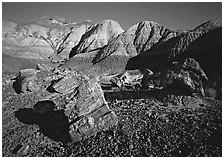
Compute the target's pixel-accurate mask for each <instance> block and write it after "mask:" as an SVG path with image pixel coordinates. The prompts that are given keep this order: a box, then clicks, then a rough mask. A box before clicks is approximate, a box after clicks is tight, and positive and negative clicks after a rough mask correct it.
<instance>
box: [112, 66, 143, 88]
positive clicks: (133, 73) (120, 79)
mask: <svg viewBox="0 0 224 159" xmlns="http://www.w3.org/2000/svg"><path fill="white" fill-rule="evenodd" d="M142 78H143V73H142V72H141V71H140V70H138V69H136V70H126V71H125V72H123V73H121V74H119V75H117V76H115V77H113V78H111V80H110V81H111V82H112V83H113V84H115V85H116V86H118V87H125V86H135V85H140V83H141V79H142Z"/></svg>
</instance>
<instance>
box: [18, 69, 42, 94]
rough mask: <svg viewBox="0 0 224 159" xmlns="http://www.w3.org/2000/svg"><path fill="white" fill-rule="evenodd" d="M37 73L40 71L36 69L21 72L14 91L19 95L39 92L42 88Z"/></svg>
mask: <svg viewBox="0 0 224 159" xmlns="http://www.w3.org/2000/svg"><path fill="white" fill-rule="evenodd" d="M37 73H38V71H37V70H34V69H25V70H20V72H19V75H18V76H17V77H16V81H15V82H14V89H15V90H16V91H17V92H18V93H20V92H23V93H27V92H35V91H39V89H40V86H39V84H38V81H37V77H36V74H37Z"/></svg>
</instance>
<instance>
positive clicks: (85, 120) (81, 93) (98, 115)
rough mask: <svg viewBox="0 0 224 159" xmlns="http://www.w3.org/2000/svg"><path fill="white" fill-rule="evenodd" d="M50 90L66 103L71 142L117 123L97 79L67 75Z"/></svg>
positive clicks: (72, 74) (75, 74)
mask: <svg viewBox="0 0 224 159" xmlns="http://www.w3.org/2000/svg"><path fill="white" fill-rule="evenodd" d="M52 87H53V88H54V90H55V91H56V92H57V93H58V94H59V95H60V96H61V98H63V99H64V101H65V115H66V116H67V118H68V120H69V122H70V123H71V125H70V128H69V133H70V135H71V139H72V140H73V141H79V140H82V139H83V137H84V138H85V137H89V136H91V135H93V134H96V133H97V132H99V131H102V130H106V129H109V128H110V127H112V126H114V125H116V124H117V122H118V119H117V117H116V115H115V114H114V112H113V111H112V110H111V109H110V108H109V107H108V104H107V102H106V100H105V98H104V94H103V90H102V89H101V87H100V84H99V83H98V82H97V80H96V79H90V78H89V77H87V76H84V75H80V74H77V73H70V74H68V75H66V76H64V77H63V78H62V79H61V80H59V81H57V82H55V83H54V84H53V85H52Z"/></svg>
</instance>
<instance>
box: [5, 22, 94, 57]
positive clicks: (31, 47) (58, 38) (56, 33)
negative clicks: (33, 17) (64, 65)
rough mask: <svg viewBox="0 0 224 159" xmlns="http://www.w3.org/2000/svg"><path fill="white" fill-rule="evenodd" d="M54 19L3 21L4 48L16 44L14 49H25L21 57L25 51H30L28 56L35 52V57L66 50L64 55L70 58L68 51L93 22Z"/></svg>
mask: <svg viewBox="0 0 224 159" xmlns="http://www.w3.org/2000/svg"><path fill="white" fill-rule="evenodd" d="M53 20H54V19H52V20H50V19H47V20H45V21H43V20H42V21H39V22H33V23H27V24H20V23H18V22H14V21H10V20H8V21H3V34H2V38H3V44H4V45H3V49H6V50H7V49H8V48H9V47H10V48H12V47H14V46H16V47H15V48H14V49H16V50H17V52H19V51H20V50H21V49H22V50H23V51H22V52H20V54H21V55H20V56H19V57H23V56H24V52H30V53H29V54H27V55H26V56H31V55H32V54H33V55H32V57H33V58H40V57H48V56H50V55H51V54H53V53H55V52H57V53H60V52H62V51H64V53H63V55H62V56H63V57H64V56H67V58H68V52H70V50H71V49H72V47H74V46H75V45H77V43H78V42H79V40H80V39H81V36H82V35H83V34H84V33H85V32H86V30H87V29H88V27H89V26H91V24H87V23H82V24H72V23H69V24H66V25H65V24H64V23H54V22H53ZM20 47H21V48H20ZM18 48H20V49H18ZM46 50H48V51H46ZM46 52H48V53H46ZM31 53H32V54H31ZM30 54H31V55H30ZM34 54H37V55H40V57H38V56H34ZM23 58H24V57H23Z"/></svg>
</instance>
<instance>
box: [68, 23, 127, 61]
mask: <svg viewBox="0 0 224 159" xmlns="http://www.w3.org/2000/svg"><path fill="white" fill-rule="evenodd" d="M123 31H124V30H123V29H122V28H121V26H120V25H119V24H118V23H117V22H116V21H114V20H104V21H102V22H101V23H99V24H96V25H94V26H93V27H92V28H91V29H90V30H88V31H87V32H86V33H85V34H84V35H83V36H82V38H81V40H80V42H79V44H78V45H77V46H75V47H74V48H73V50H72V51H71V53H70V57H73V56H74V55H76V54H79V53H84V52H90V51H93V50H95V49H100V48H102V47H103V46H105V45H107V44H108V43H109V42H110V41H111V40H112V39H113V38H115V37H117V36H118V35H119V34H121V33H122V32H123Z"/></svg>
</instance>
